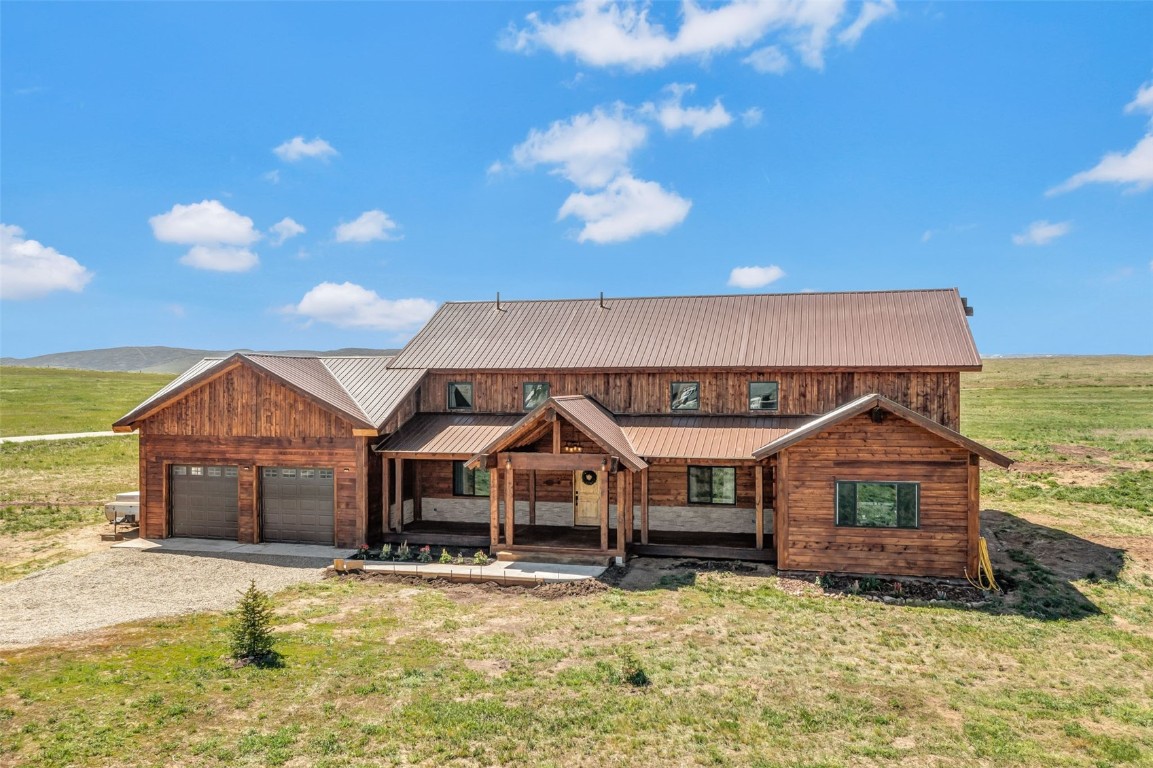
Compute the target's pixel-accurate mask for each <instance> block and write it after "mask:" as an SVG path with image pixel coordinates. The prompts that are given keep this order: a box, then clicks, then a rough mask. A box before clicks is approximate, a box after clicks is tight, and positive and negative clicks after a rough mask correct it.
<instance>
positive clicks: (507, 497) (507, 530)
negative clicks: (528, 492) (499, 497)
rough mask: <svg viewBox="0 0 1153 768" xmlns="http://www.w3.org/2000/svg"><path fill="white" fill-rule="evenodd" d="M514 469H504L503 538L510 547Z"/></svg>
mask: <svg viewBox="0 0 1153 768" xmlns="http://www.w3.org/2000/svg"><path fill="white" fill-rule="evenodd" d="M515 482H516V471H515V470H514V469H513V468H512V467H511V466H510V467H506V468H505V470H504V539H505V542H506V543H507V544H508V545H509V546H510V547H511V546H512V545H513V544H514V543H515V542H514V534H515V530H514V529H515V528H516V498H515V497H514V495H513V490H514V484H515Z"/></svg>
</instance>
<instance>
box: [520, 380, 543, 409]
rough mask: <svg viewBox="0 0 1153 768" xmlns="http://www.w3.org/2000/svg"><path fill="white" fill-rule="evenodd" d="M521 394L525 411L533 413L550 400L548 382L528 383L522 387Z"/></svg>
mask: <svg viewBox="0 0 1153 768" xmlns="http://www.w3.org/2000/svg"><path fill="white" fill-rule="evenodd" d="M521 394H522V395H523V400H524V409H525V410H526V411H531V410H532V409H533V408H536V407H537V406H538V405H540V404H541V403H543V402H544V401H545V400H548V394H549V386H548V382H547V381H526V382H525V383H524V384H522V385H521Z"/></svg>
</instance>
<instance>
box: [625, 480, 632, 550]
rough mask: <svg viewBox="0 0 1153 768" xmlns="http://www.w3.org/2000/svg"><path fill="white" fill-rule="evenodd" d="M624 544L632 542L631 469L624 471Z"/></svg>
mask: <svg viewBox="0 0 1153 768" xmlns="http://www.w3.org/2000/svg"><path fill="white" fill-rule="evenodd" d="M625 499H626V500H627V502H628V503H626V504H625V544H632V543H633V471H632V470H631V469H630V470H628V471H626V472H625Z"/></svg>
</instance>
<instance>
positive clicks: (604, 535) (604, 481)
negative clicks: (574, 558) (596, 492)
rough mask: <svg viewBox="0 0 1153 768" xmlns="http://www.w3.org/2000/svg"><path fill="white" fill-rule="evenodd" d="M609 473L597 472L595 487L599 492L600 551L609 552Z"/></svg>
mask: <svg viewBox="0 0 1153 768" xmlns="http://www.w3.org/2000/svg"><path fill="white" fill-rule="evenodd" d="M608 475H609V473H608V472H605V471H604V470H603V469H602V470H601V471H599V472H597V486H598V487H599V488H600V492H601V498H600V502H601V549H602V550H604V551H605V552H608V550H609V477H608Z"/></svg>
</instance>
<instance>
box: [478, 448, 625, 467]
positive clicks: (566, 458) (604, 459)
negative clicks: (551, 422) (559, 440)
mask: <svg viewBox="0 0 1153 768" xmlns="http://www.w3.org/2000/svg"><path fill="white" fill-rule="evenodd" d="M610 459H611V457H610V456H608V455H607V454H604V453H561V454H556V455H554V454H551V453H522V452H510V453H501V454H499V456H498V457H497V466H499V467H503V468H508V467H510V466H511V467H512V468H513V469H528V470H532V469H555V470H569V471H575V470H578V469H579V470H585V469H591V470H594V471H600V469H601V466H602V465H603V466H605V467H607V466H608V465H609V462H610Z"/></svg>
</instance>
